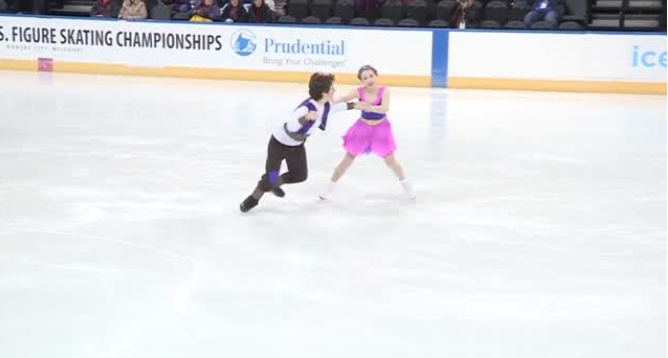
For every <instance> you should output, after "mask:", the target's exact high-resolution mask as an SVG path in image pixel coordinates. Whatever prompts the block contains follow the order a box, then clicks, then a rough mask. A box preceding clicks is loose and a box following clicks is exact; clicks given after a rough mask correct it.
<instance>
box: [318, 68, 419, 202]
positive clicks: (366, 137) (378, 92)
mask: <svg viewBox="0 0 668 358" xmlns="http://www.w3.org/2000/svg"><path fill="white" fill-rule="evenodd" d="M357 78H358V79H359V80H360V81H361V82H362V85H361V86H360V87H358V88H357V89H355V90H353V91H351V92H350V93H349V94H348V95H346V96H344V97H342V98H340V99H337V101H341V102H349V101H351V100H353V99H355V98H357V99H359V104H358V105H357V106H356V108H359V109H361V110H362V116H361V118H360V119H358V120H357V122H355V124H353V126H352V127H350V128H349V129H348V132H347V133H346V135H345V136H344V137H343V148H344V149H345V151H346V155H345V156H344V157H343V160H341V162H340V163H339V165H338V166H337V167H336V168H335V169H334V173H333V174H332V178H331V181H330V182H329V183H328V184H327V186H326V188H325V190H324V191H323V192H322V193H321V194H320V198H321V199H322V200H328V199H329V198H330V196H331V193H332V191H333V190H334V186H335V184H336V183H337V182H338V181H339V179H341V177H342V176H343V175H344V174H345V173H346V171H347V170H348V168H350V166H351V165H352V164H353V161H354V160H355V158H357V157H358V156H359V155H362V154H369V153H373V154H375V155H377V156H379V157H381V158H383V160H384V161H385V164H387V166H388V167H389V168H390V169H391V170H392V172H393V173H394V175H396V176H397V178H398V179H399V182H400V183H401V185H402V186H403V188H404V191H405V192H406V195H407V196H408V197H409V198H411V199H414V198H415V191H414V190H413V186H412V185H411V183H410V182H409V181H408V179H407V178H406V174H405V173H404V170H403V168H402V167H401V165H400V164H399V162H398V161H397V159H396V158H395V156H394V152H395V150H396V148H397V146H396V144H395V143H394V135H393V134H392V126H391V125H390V122H389V121H388V119H387V112H389V111H390V91H389V90H388V89H387V87H385V86H381V85H379V84H378V71H376V69H375V68H373V67H371V66H368V65H366V66H362V68H360V69H359V71H358V72H357Z"/></svg>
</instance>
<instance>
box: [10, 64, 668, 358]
mask: <svg viewBox="0 0 668 358" xmlns="http://www.w3.org/2000/svg"><path fill="white" fill-rule="evenodd" d="M338 87H339V88H338V89H339V91H341V90H343V89H344V88H346V86H338ZM306 95H307V93H306V90H305V85H303V84H267V83H243V82H217V81H198V80H177V79H146V78H128V77H104V76H83V75H65V74H59V75H49V74H42V75H38V74H34V73H14V72H0V357H3V358H27V357H30V358H33V357H35V358H61V357H62V358H78V357H81V358H98V357H99V358H104V357H137V358H154V357H155V358H177V357H178V358H183V357H193V358H214V357H230V358H251V357H253V358H255V357H257V358H265V357H272V358H274V357H289V358H297V357H309V358H311V357H313V358H315V357H318V358H321V357H322V358H329V357H332V358H334V357H336V358H344V357H345V358H352V357H363V358H376V357H378V358H381V357H382V358H389V357H402V358H404V357H416V358H426V357H429V358H431V357H434V358H435V357H439V358H443V357H452V358H459V357H485V358H488V357H504V358H505V357H508V358H520V357H521V358H524V357H526V358H537V357H540V358H545V357H555V358H574V357H586V358H592V357H601V358H615V357H629V358H630V357H638V358H640V357H642V358H665V357H666V333H667V332H666V155H667V154H666V96H631V95H595V94H562V93H521V92H491V91H488V92H485V91H455V90H440V89H406V88H392V104H391V105H392V110H391V112H390V118H391V121H392V124H393V126H394V130H395V134H396V140H397V144H398V147H399V149H398V151H397V157H398V158H399V160H400V161H401V163H402V164H403V165H404V167H405V169H406V171H407V173H408V175H409V177H410V178H411V179H412V180H413V181H414V183H415V186H416V189H417V192H418V199H417V201H416V202H414V203H411V202H409V201H406V200H405V199H404V198H403V197H402V189H401V186H400V184H399V183H398V181H397V180H396V179H394V178H393V176H392V174H391V171H390V170H389V169H388V168H386V167H385V166H384V164H383V163H382V161H381V160H379V159H378V158H375V157H365V158H360V159H359V160H358V161H357V162H356V163H355V164H354V166H353V167H352V168H351V170H350V171H349V173H348V174H347V176H346V177H344V179H343V180H342V182H341V184H340V186H339V187H338V188H337V190H336V191H335V193H334V195H333V199H332V201H331V202H330V203H321V202H318V201H317V199H316V197H317V193H318V191H319V190H320V189H321V188H322V187H323V185H324V184H325V183H326V181H327V179H328V178H329V176H330V175H331V172H332V170H333V169H334V166H335V165H336V163H337V162H338V161H339V160H340V159H341V158H342V157H343V149H342V147H341V136H342V134H343V133H344V132H345V130H346V129H347V127H348V126H350V125H351V124H352V123H353V122H354V120H355V118H356V115H357V114H356V113H353V112H350V113H345V114H342V115H339V116H338V117H333V118H332V120H331V124H330V128H329V130H328V132H327V133H323V134H318V135H315V136H313V137H312V138H311V139H310V140H309V141H308V143H307V150H308V158H309V170H310V177H309V179H308V181H307V182H305V183H303V184H301V185H293V186H286V187H285V190H286V192H287V196H286V197H285V198H284V199H279V198H275V197H273V196H265V199H263V201H262V202H261V203H260V205H259V206H258V207H257V208H255V209H253V211H251V212H250V213H248V214H241V213H240V212H239V209H238V205H239V203H240V202H241V201H242V200H243V199H244V198H245V197H246V196H247V195H248V194H249V193H250V191H251V190H252V189H253V187H254V186H255V183H256V182H257V180H258V179H259V176H260V175H261V174H262V171H263V168H264V159H265V154H266V144H267V141H268V139H269V133H270V131H271V129H273V128H274V126H276V125H278V124H280V122H281V121H282V119H283V118H284V117H285V115H286V114H287V113H289V112H290V111H291V110H292V109H293V108H294V106H296V105H297V104H298V103H299V102H300V101H301V100H302V99H303V98H305V97H306Z"/></svg>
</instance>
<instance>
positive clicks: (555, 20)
mask: <svg viewBox="0 0 668 358" xmlns="http://www.w3.org/2000/svg"><path fill="white" fill-rule="evenodd" d="M563 13H564V3H563V0H536V3H535V4H534V6H533V10H532V11H530V12H529V13H528V14H527V15H526V16H525V17H524V24H526V25H527V27H530V26H531V24H533V23H534V22H536V21H540V20H545V21H547V22H549V23H550V24H551V25H552V27H553V28H556V27H557V25H559V20H560V19H561V16H562V15H563Z"/></svg>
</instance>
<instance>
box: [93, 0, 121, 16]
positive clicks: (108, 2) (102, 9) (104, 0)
mask: <svg viewBox="0 0 668 358" xmlns="http://www.w3.org/2000/svg"><path fill="white" fill-rule="evenodd" d="M119 10H120V9H119V8H118V3H117V2H116V1H115V0H97V2H96V3H95V4H94V5H93V7H92V8H91V9H90V16H92V17H118V12H119Z"/></svg>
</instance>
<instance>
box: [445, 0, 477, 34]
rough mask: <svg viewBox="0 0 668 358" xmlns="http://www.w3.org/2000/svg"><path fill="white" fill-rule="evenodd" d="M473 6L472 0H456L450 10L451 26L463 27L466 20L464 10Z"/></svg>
mask: <svg viewBox="0 0 668 358" xmlns="http://www.w3.org/2000/svg"><path fill="white" fill-rule="evenodd" d="M472 6H473V0H458V1H457V2H456V3H455V8H454V9H453V10H452V19H451V20H450V25H451V27H453V28H464V27H465V25H464V23H465V22H466V11H467V10H468V9H470V8H471V7H472Z"/></svg>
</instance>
